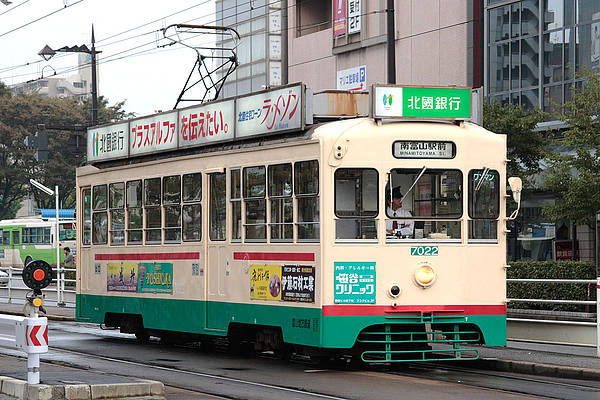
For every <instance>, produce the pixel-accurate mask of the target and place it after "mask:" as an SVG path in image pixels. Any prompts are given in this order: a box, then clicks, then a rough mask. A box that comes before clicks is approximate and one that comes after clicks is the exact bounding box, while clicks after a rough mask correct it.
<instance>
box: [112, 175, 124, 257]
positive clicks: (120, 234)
mask: <svg viewBox="0 0 600 400" xmlns="http://www.w3.org/2000/svg"><path fill="white" fill-rule="evenodd" d="M119 185H122V188H121V189H120V194H119V188H118V186H119ZM119 195H120V196H121V197H120V199H119V198H118V196H119ZM115 203H116V204H115ZM124 207H125V182H113V183H110V184H109V185H108V209H109V214H110V222H109V235H108V236H109V240H110V245H111V246H123V245H125V210H124ZM115 221H117V222H115ZM119 221H120V224H121V227H122V228H121V229H117V228H118V227H117V226H116V223H118V222H119Z"/></svg>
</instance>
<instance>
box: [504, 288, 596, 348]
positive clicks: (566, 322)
mask: <svg viewBox="0 0 600 400" xmlns="http://www.w3.org/2000/svg"><path fill="white" fill-rule="evenodd" d="M506 282H522V283H558V284H577V283H583V284H591V285H596V300H595V301H594V300H564V299H512V298H508V299H506V300H507V302H508V303H509V304H510V303H516V302H519V303H538V304H541V303H545V304H572V305H593V306H596V321H595V322H586V321H569V320H554V319H552V320H551V319H543V318H540V319H533V318H531V319H528V318H507V320H508V321H520V322H533V323H536V322H537V323H547V324H562V325H579V326H590V327H596V336H597V340H596V350H597V355H598V357H600V277H599V278H597V279H512V278H511V279H506Z"/></svg>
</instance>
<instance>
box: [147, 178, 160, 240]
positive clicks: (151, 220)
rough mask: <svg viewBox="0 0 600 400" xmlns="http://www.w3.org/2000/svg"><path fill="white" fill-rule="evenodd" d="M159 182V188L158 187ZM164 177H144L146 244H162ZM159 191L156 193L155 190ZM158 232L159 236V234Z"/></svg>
mask: <svg viewBox="0 0 600 400" xmlns="http://www.w3.org/2000/svg"><path fill="white" fill-rule="evenodd" d="M156 182H158V185H159V187H158V190H157V188H156V186H155V185H156ZM161 190H162V179H161V178H160V177H156V178H146V179H144V190H143V192H144V221H145V224H144V239H145V243H146V244H150V245H152V244H162V209H161V198H162V196H161V195H162V191H161ZM156 191H157V192H158V193H155V192H156ZM157 233H158V236H157Z"/></svg>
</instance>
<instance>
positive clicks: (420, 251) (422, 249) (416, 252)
mask: <svg viewBox="0 0 600 400" xmlns="http://www.w3.org/2000/svg"><path fill="white" fill-rule="evenodd" d="M438 254H439V249H438V247H437V246H415V247H411V248H410V255H411V256H437V255H438Z"/></svg>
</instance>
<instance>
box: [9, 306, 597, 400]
mask: <svg viewBox="0 0 600 400" xmlns="http://www.w3.org/2000/svg"><path fill="white" fill-rule="evenodd" d="M22 309H23V305H21V304H6V303H0V313H5V314H17V315H23V314H22ZM47 317H48V319H49V320H50V321H52V320H61V321H74V320H75V309H74V308H65V307H47ZM50 323H51V322H50ZM474 348H475V349H477V350H479V353H480V359H479V360H476V361H465V362H464V364H463V365H464V366H465V367H477V368H481V369H489V370H495V371H504V372H517V373H525V374H533V375H542V376H551V377H559V376H560V377H563V378H574V379H589V380H600V358H599V357H597V355H596V348H595V347H583V346H565V345H554V344H541V343H531V342H519V341H509V342H508V345H507V347H486V346H480V347H478V346H474ZM4 358H5V356H0V367H2V368H1V369H0V375H11V374H7V372H6V371H5V368H3V366H4V365H6V363H5V361H6V360H4ZM451 363H452V364H454V365H455V364H456V363H457V362H455V361H453V362H451ZM53 368H56V369H59V370H60V369H61V368H63V369H68V370H71V371H72V369H71V368H68V367H61V366H54V367H53ZM82 373H84V371H82ZM85 374H86V376H85V377H83V376H82V379H78V380H79V381H84V382H86V383H88V382H89V383H93V382H95V380H94V379H95V378H94V376H95V374H94V373H93V372H85ZM12 376H15V375H14V374H12ZM117 378H118V377H115V379H117ZM0 379H1V378H0ZM118 379H121V380H122V379H123V378H118ZM118 379H117V381H115V382H114V383H115V384H117V383H118V384H121V385H123V384H125V385H126V383H123V382H122V381H119V380H118ZM161 385H162V384H161ZM2 389H4V387H3V388H2ZM2 392H4V390H2ZM0 399H1V397H0Z"/></svg>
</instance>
